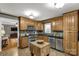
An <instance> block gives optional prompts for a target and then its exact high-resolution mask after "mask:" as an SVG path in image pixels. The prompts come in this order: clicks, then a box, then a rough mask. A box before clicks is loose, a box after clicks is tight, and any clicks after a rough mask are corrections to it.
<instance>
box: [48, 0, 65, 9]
mask: <svg viewBox="0 0 79 59" xmlns="http://www.w3.org/2000/svg"><path fill="white" fill-rule="evenodd" d="M48 5H49V6H50V7H53V8H62V7H63V6H64V2H61V1H59V0H50V1H49V3H48Z"/></svg>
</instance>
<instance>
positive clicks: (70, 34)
mask: <svg viewBox="0 0 79 59" xmlns="http://www.w3.org/2000/svg"><path fill="white" fill-rule="evenodd" d="M77 21H78V13H77V11H76V12H71V13H67V14H65V15H64V18H63V29H64V40H63V42H64V43H65V44H64V43H63V44H64V50H65V52H67V53H69V54H72V55H77V43H78V42H77V40H78V34H77V33H78V22H77Z"/></svg>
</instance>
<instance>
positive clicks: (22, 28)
mask: <svg viewBox="0 0 79 59" xmlns="http://www.w3.org/2000/svg"><path fill="white" fill-rule="evenodd" d="M25 29H26V22H25V20H23V19H21V20H20V30H25Z"/></svg>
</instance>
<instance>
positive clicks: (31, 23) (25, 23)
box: [19, 17, 35, 30]
mask: <svg viewBox="0 0 79 59" xmlns="http://www.w3.org/2000/svg"><path fill="white" fill-rule="evenodd" d="M19 19H20V20H19V23H20V25H19V26H20V30H26V29H27V26H35V21H33V20H31V19H28V18H25V17H20V18H19Z"/></svg>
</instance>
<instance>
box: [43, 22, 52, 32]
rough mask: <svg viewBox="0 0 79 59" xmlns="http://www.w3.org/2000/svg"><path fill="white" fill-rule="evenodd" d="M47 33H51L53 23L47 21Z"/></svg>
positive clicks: (45, 26)
mask: <svg viewBox="0 0 79 59" xmlns="http://www.w3.org/2000/svg"><path fill="white" fill-rule="evenodd" d="M44 28H45V33H51V23H46V24H45V25H44Z"/></svg>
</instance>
